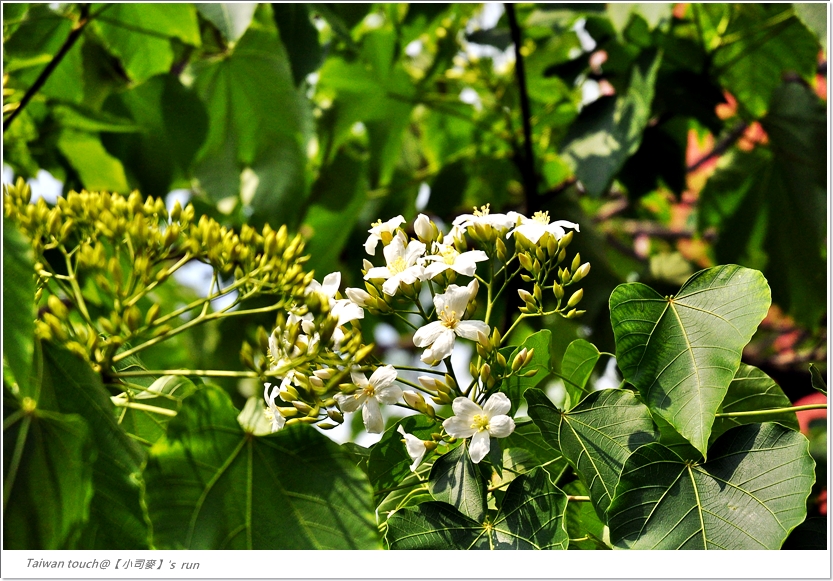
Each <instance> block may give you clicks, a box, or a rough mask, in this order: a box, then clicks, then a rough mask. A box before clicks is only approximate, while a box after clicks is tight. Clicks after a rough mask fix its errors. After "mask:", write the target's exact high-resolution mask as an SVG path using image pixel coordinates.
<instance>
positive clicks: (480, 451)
mask: <svg viewBox="0 0 833 581" xmlns="http://www.w3.org/2000/svg"><path fill="white" fill-rule="evenodd" d="M488 453H489V432H487V431H486V430H482V431H480V432H477V433H476V434H475V435H474V436H472V438H471V444H470V445H469V455H470V456H471V461H472V462H474V463H475V464H478V463H479V462H480V461H481V460H482V459H483V458H485V457H486V454H488Z"/></svg>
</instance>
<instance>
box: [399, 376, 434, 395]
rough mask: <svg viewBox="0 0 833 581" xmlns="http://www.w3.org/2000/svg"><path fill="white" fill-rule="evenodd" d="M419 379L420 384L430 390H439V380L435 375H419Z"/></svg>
mask: <svg viewBox="0 0 833 581" xmlns="http://www.w3.org/2000/svg"><path fill="white" fill-rule="evenodd" d="M417 381H419V383H420V385H422V387H423V388H425V389H426V390H428V391H434V392H436V391H439V390H438V386H437V384H438V383H439V382H438V381H437V380H436V379H434V378H433V377H425V376H420V377H417ZM406 393H407V392H406Z"/></svg>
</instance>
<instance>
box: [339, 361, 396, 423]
mask: <svg viewBox="0 0 833 581" xmlns="http://www.w3.org/2000/svg"><path fill="white" fill-rule="evenodd" d="M351 376H352V378H353V383H355V384H356V385H357V386H358V387H359V389H358V390H356V391H355V392H354V393H351V394H350V395H345V394H343V393H339V394H337V395H336V397H335V398H336V401H337V402H338V407H340V408H341V411H343V412H348V413H349V412H354V411H356V410H358V409H359V408H360V407H363V409H362V419H363V420H364V426H365V428H367V431H368V432H370V433H371V434H381V433H382V432H384V431H385V422H384V420H382V412H381V410H380V409H379V404H380V403H384V404H387V405H391V404H395V403H396V402H397V401H399V398H400V397H402V390H401V389H400V388H399V387H398V386H396V385H394V384H393V382H394V381H395V380H396V369H394V368H393V365H385V366H383V367H379V368H377V369H376V371H374V372H373V374H372V375H371V376H370V379H369V380H368V379H367V378H366V377H365V376H364V375H363V374H361V373H356V372H353V373H351Z"/></svg>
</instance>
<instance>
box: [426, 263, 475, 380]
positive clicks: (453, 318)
mask: <svg viewBox="0 0 833 581" xmlns="http://www.w3.org/2000/svg"><path fill="white" fill-rule="evenodd" d="M478 287H479V285H478V283H477V279H475V280H473V281H471V282H470V283H469V284H468V286H464V287H463V286H457V285H456V284H451V285H448V289H446V291H445V292H444V293H443V294H440V295H435V296H434V307H435V308H436V309H437V316H438V317H439V318H440V320H439V321H433V322H431V323H428V324H427V325H425V326H424V327H420V328H419V329H417V331H416V333H414V345H416V346H417V347H428V348H427V349H426V350H425V351H424V352H423V354H422V361H423V362H424V363H427V364H429V365H436V364H438V363H439V362H440V361H442V360H443V359H445V358H446V357H448V356H449V355H451V351H452V350H453V349H454V340H455V339H456V338H457V337H458V336H459V337H463V338H464V339H471V340H472V341H476V340H477V334H478V332H479V333H484V334H485V335H487V336H488V335H489V325H487V324H486V323H484V322H483V321H463V320H462V317H463V315H465V314H466V308H467V307H468V304H469V300H471V299H473V298H474V297H475V295H477V289H478Z"/></svg>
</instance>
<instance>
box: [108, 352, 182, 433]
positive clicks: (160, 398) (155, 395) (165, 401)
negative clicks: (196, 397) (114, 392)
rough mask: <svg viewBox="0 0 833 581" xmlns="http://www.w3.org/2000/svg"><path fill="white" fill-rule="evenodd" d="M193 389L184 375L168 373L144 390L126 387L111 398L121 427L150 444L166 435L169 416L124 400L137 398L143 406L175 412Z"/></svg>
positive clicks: (136, 400)
mask: <svg viewBox="0 0 833 581" xmlns="http://www.w3.org/2000/svg"><path fill="white" fill-rule="evenodd" d="M125 369H127V368H125ZM196 390H197V386H196V385H194V383H193V382H192V381H191V380H190V379H188V378H187V377H174V376H170V375H167V376H163V377H160V378H158V379H156V380H155V381H153V382H150V385H148V386H147V389H146V390H144V391H141V390H137V389H135V388H128V390H127V391H126V392H125V393H122V394H121V395H119V396H117V397H114V398H111V399H112V400H113V403H115V404H116V406H117V407H119V408H120V409H119V413H118V419H119V424H121V427H122V428H123V429H124V430H125V431H126V432H127V433H128V434H133V435H134V436H136V440H137V441H139V442H142V443H144V444H148V445H151V444H155V443H156V442H158V441H159V440H160V439H161V438H162V437H163V436H164V435H165V432H166V430H167V426H168V422H169V421H170V420H171V416H169V415H165V414H164V413H162V414H160V413H156V412H153V411H148V410H145V409H135V408H130V407H127V406H125V405H124V404H125V403H129V402H136V403H139V404H141V405H143V406H150V407H152V408H160V409H162V410H165V411H174V412H176V411H178V410H179V409H180V407H182V401H183V400H184V399H185V398H186V397H188V396H189V395H191V394H192V393H194V392H195V391H196Z"/></svg>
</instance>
